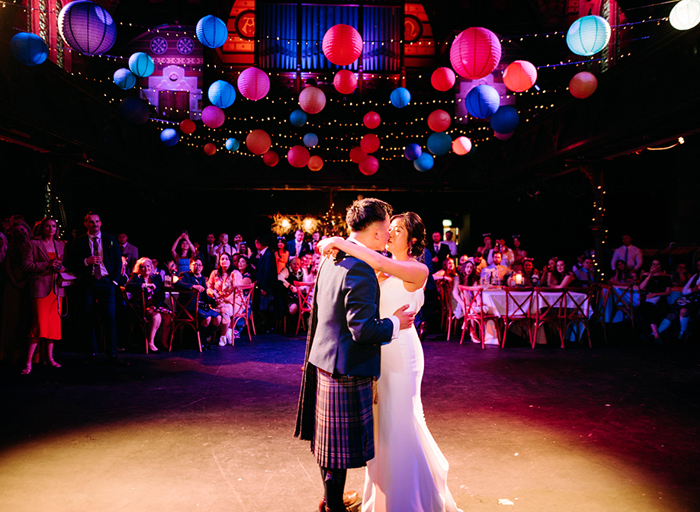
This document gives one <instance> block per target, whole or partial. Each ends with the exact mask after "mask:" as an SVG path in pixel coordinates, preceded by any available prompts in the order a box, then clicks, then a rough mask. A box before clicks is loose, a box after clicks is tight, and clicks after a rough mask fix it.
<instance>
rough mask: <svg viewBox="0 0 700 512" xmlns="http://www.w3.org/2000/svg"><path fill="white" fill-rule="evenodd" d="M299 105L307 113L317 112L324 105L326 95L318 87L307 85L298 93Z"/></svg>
mask: <svg viewBox="0 0 700 512" xmlns="http://www.w3.org/2000/svg"><path fill="white" fill-rule="evenodd" d="M299 106H300V107H301V109H302V110H303V111H304V112H306V113H307V114H318V113H319V112H320V111H321V110H323V107H325V106H326V95H325V94H323V91H322V90H321V89H319V88H318V87H307V88H305V89H304V90H303V91H301V94H299Z"/></svg>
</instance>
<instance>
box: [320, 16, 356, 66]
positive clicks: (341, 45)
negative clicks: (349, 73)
mask: <svg viewBox="0 0 700 512" xmlns="http://www.w3.org/2000/svg"><path fill="white" fill-rule="evenodd" d="M321 48H322V49H323V54H324V55H325V56H326V58H327V59H328V60H329V61H331V62H332V63H333V64H335V65H336V66H347V65H348V64H352V63H353V62H355V61H356V60H357V58H358V57H359V56H360V53H362V37H361V36H360V33H359V32H358V31H357V30H355V28H354V27H351V26H350V25H343V24H342V23H341V24H338V25H334V26H332V27H331V28H329V29H328V31H327V32H326V33H325V34H324V36H323V43H322V44H321Z"/></svg>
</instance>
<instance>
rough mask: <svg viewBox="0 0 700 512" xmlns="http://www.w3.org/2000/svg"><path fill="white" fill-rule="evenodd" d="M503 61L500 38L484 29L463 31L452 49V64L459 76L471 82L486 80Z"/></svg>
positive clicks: (458, 35)
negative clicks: (480, 79)
mask: <svg viewBox="0 0 700 512" xmlns="http://www.w3.org/2000/svg"><path fill="white" fill-rule="evenodd" d="M500 60H501V42H500V41H499V40H498V36H496V34H494V33H493V32H491V31H490V30H488V29H486V28H483V27H471V28H468V29H466V30H463V31H462V32H460V33H459V34H457V37H455V40H454V41H453V42H452V46H451V47H450V63H451V64H452V69H454V70H455V71H456V72H457V74H458V75H460V76H463V77H464V78H469V79H471V80H477V79H479V78H484V77H485V76H488V75H490V74H491V72H492V71H493V70H494V69H496V66H497V65H498V62H499V61H500Z"/></svg>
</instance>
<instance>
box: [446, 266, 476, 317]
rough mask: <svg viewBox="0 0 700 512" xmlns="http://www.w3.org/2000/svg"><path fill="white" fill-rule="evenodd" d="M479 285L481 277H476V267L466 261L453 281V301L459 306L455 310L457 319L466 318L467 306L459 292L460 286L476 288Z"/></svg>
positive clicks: (458, 269)
mask: <svg viewBox="0 0 700 512" xmlns="http://www.w3.org/2000/svg"><path fill="white" fill-rule="evenodd" d="M478 284H479V276H477V275H476V267H475V266H474V262H473V261H466V262H465V263H464V264H462V265H460V266H459V267H457V273H456V275H455V277H454V278H453V279H452V299H453V301H454V302H455V303H456V304H457V307H456V308H455V309H454V316H455V318H462V317H463V316H464V311H465V305H464V301H463V300H462V296H461V294H460V292H459V286H460V285H463V286H476V285H478Z"/></svg>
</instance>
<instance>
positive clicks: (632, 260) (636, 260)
mask: <svg viewBox="0 0 700 512" xmlns="http://www.w3.org/2000/svg"><path fill="white" fill-rule="evenodd" d="M618 261H624V262H625V264H626V265H627V268H629V269H630V270H631V271H633V272H635V273H637V272H639V270H640V269H641V268H642V251H641V250H640V249H639V247H635V246H634V245H632V237H630V236H629V235H622V245H621V246H620V247H618V248H617V249H615V252H614V253H613V257H612V261H611V262H610V266H611V267H612V269H613V270H617V266H616V265H615V264H616V263H617V262H618Z"/></svg>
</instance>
